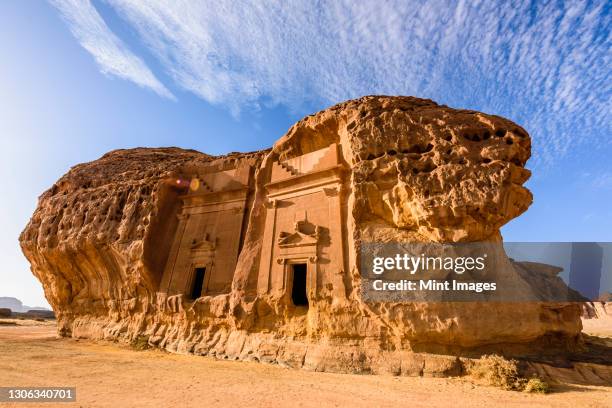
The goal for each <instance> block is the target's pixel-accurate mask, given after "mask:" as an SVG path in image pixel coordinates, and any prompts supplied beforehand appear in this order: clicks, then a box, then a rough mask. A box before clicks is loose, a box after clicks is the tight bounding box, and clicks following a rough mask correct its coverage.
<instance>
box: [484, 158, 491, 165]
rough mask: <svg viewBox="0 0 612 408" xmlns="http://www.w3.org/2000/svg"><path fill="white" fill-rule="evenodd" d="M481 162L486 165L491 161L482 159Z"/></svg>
mask: <svg viewBox="0 0 612 408" xmlns="http://www.w3.org/2000/svg"><path fill="white" fill-rule="evenodd" d="M482 162H483V163H485V164H487V163H491V159H482Z"/></svg>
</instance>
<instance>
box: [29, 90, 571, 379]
mask: <svg viewBox="0 0 612 408" xmlns="http://www.w3.org/2000/svg"><path fill="white" fill-rule="evenodd" d="M530 148H531V141H530V138H529V136H528V134H527V132H526V131H525V130H524V129H522V128H521V127H520V126H518V125H516V124H514V123H512V122H511V121H509V120H507V119H504V118H501V117H498V116H492V115H487V114H483V113H480V112H475V111H468V110H457V109H452V108H449V107H446V106H440V105H438V104H436V103H434V102H432V101H429V100H423V99H417V98H412V97H385V96H369V97H363V98H360V99H357V100H351V101H348V102H345V103H341V104H339V105H336V106H333V107H331V108H329V109H326V110H324V111H322V112H319V113H317V114H315V115H310V116H308V117H306V118H304V119H302V120H301V121H299V122H298V123H296V124H295V125H294V126H293V127H292V128H291V129H290V130H289V131H288V132H287V134H286V135H285V136H283V137H282V138H281V139H280V140H279V141H278V142H277V143H275V145H274V147H273V148H272V149H271V150H264V151H260V152H254V153H246V154H243V153H232V154H229V155H227V156H223V157H213V156H209V155H206V154H203V153H199V152H196V151H186V150H181V149H177V148H159V149H144V148H141V149H132V150H117V151H113V152H110V153H108V154H106V155H104V156H103V157H102V158H100V159H99V160H96V161H94V162H91V163H86V164H80V165H78V166H75V167H74V168H72V169H71V170H70V171H69V172H68V174H66V175H65V176H63V177H62V178H61V179H60V180H59V181H58V182H57V183H56V184H55V185H54V186H53V187H52V188H50V189H49V190H48V191H46V192H45V193H44V194H43V195H42V196H41V197H40V200H39V205H38V208H37V209H36V211H35V213H34V215H33V217H32V219H31V221H30V223H29V224H28V226H27V227H26V229H25V230H24V231H23V233H22V235H21V237H20V242H21V246H22V249H23V252H24V254H25V255H26V257H27V258H28V260H29V261H30V262H31V265H32V271H33V273H34V274H35V275H36V277H37V278H38V279H39V280H40V281H41V282H42V283H43V286H44V289H45V294H46V296H47V299H48V300H49V303H50V304H51V305H52V306H53V309H54V310H55V312H56V314H57V318H58V325H59V332H60V333H61V334H62V335H65V336H74V337H89V338H112V339H123V340H127V341H130V340H133V339H135V338H138V337H141V336H146V337H147V338H148V341H149V343H150V344H152V345H156V346H158V347H162V348H165V349H168V350H170V351H176V352H189V353H196V354H203V355H215V356H217V357H223V358H229V359H243V360H258V361H268V362H277V363H279V364H285V365H288V366H292V367H303V368H307V369H313V370H320V371H340V372H373V373H383V372H391V373H396V374H400V373H401V374H408V375H423V374H432V375H444V374H457V373H459V372H460V371H461V365H460V364H459V360H458V358H457V357H458V356H473V355H479V354H481V353H485V352H486V353H490V352H503V353H504V354H510V355H525V354H529V353H534V352H545V351H547V352H551V353H556V352H559V351H560V350H569V349H572V348H573V347H575V346H576V345H577V344H578V343H579V342H580V330H581V323H580V314H581V309H580V307H579V306H577V305H574V304H543V303H516V304H504V303H498V304H486V305H483V304H478V303H448V302H445V303H380V304H371V303H366V302H364V301H363V299H362V297H361V293H360V274H359V268H358V267H359V250H360V244H361V243H362V242H368V241H370V242H372V241H375V242H391V241H411V242H473V241H491V242H500V241H501V235H500V232H499V228H500V227H501V226H502V225H503V224H504V223H506V222H508V221H509V220H511V219H512V218H514V217H516V216H518V215H520V214H521V213H522V212H524V211H525V210H526V209H527V208H528V206H529V205H530V203H531V200H532V197H531V194H530V193H529V191H528V190H527V189H526V188H525V187H523V183H524V182H525V181H526V180H527V179H528V177H529V176H530V172H529V171H528V170H527V169H525V168H524V166H525V162H526V161H527V159H528V158H529V156H530ZM424 353H427V354H424ZM431 353H433V354H435V355H437V356H438V357H436V358H432V357H431V355H432V354H431Z"/></svg>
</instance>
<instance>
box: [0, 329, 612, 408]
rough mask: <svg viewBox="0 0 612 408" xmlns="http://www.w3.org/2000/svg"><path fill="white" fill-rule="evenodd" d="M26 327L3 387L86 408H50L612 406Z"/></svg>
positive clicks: (599, 399) (605, 392) (0, 364)
mask: <svg viewBox="0 0 612 408" xmlns="http://www.w3.org/2000/svg"><path fill="white" fill-rule="evenodd" d="M16 323H17V324H18V325H17V326H11V325H5V324H3V325H0V386H40V387H42V386H46V387H49V386H58V387H59V386H62V387H67V386H74V387H76V390H77V402H76V403H60V404H51V403H45V404H43V406H44V407H52V406H61V407H71V406H75V407H113V408H118V407H205V406H223V407H229V406H249V407H259V406H265V407H292V408H295V407H317V408H322V407H368V408H373V407H396V406H410V407H437V406H453V407H464V406H465V407H493V406H505V407H513V406H514V407H519V406H529V407H572V408H576V407H611V406H612V388H607V387H597V386H578V385H565V386H557V387H555V388H553V391H554V392H553V393H551V394H547V395H533V394H525V393H521V392H512V391H502V390H499V389H497V388H493V387H486V386H479V385H475V384H474V383H472V382H470V381H469V380H466V379H440V378H418V377H417V378H412V377H391V376H373V375H362V376H359V375H347V374H328V373H314V372H307V371H302V370H291V369H284V368H281V367H278V366H271V365H265V364H258V363H247V362H234V361H231V362H230V361H219V360H214V359H211V358H206V357H197V356H183V355H174V354H169V353H165V352H162V351H159V350H146V351H136V350H133V349H132V348H130V347H129V346H125V345H119V344H113V343H106V342H91V341H78V340H74V339H63V338H57V337H56V335H55V326H54V324H53V323H51V322H44V323H41V322H32V321H17V322H16ZM39 405H41V404H38V405H36V404H32V403H15V404H6V403H5V404H4V405H2V403H0V406H15V407H27V406H39Z"/></svg>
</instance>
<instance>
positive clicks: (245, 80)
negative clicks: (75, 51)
mask: <svg viewBox="0 0 612 408" xmlns="http://www.w3.org/2000/svg"><path fill="white" fill-rule="evenodd" d="M105 1H106V2H107V3H108V4H109V5H110V6H111V7H112V8H113V9H114V10H115V11H116V12H117V14H118V15H120V16H121V17H122V18H124V20H125V21H126V23H127V24H129V25H131V26H132V27H134V28H135V29H136V32H137V33H138V35H139V38H140V40H141V41H142V43H143V44H144V45H145V46H146V47H148V49H149V50H150V52H151V54H152V55H154V56H155V58H156V59H157V60H158V61H159V62H160V65H161V66H162V67H163V69H164V70H165V72H166V74H167V75H168V76H169V77H170V78H172V80H173V81H174V82H175V83H176V84H177V85H178V86H179V87H182V88H183V89H186V90H188V91H190V92H192V93H194V94H195V95H198V96H199V97H201V98H202V99H204V100H206V101H208V102H210V103H213V104H219V105H224V106H227V107H228V108H229V109H231V110H232V111H233V112H238V111H240V110H241V109H245V107H246V108H249V109H253V108H254V109H256V108H257V107H258V106H259V105H261V104H262V103H265V104H283V105H285V106H288V107H289V108H290V109H292V110H294V111H297V112H300V113H301V112H303V111H304V110H307V109H309V108H310V107H312V106H317V107H320V106H324V105H327V104H331V103H336V102H340V101H342V100H345V99H348V98H354V97H358V96H361V95H364V94H377V93H385V94H408V95H416V96H422V97H428V98H432V99H434V100H436V101H438V102H442V103H445V104H448V105H450V106H456V107H468V108H474V109H479V110H483V111H485V112H489V113H496V114H500V115H503V116H506V117H509V118H510V119H513V120H515V121H517V122H519V123H521V124H523V125H525V127H526V128H527V129H528V130H529V131H530V133H531V134H532V136H533V137H534V150H535V152H534V153H535V154H534V156H535V159H534V163H532V165H546V164H551V163H554V162H555V161H556V160H557V159H558V158H561V157H564V156H565V155H567V154H568V152H570V151H572V150H574V149H579V148H581V147H582V148H584V149H597V148H603V147H606V148H607V147H609V146H611V143H612V141H611V138H610V137H609V135H610V134H611V133H612V132H610V131H611V130H612V126H611V121H610V110H611V109H610V108H611V107H612V103H611V95H612V88H611V86H612V85H611V83H612V81H610V69H609V67H610V66H611V64H610V62H611V61H610V49H611V48H612V47H611V45H612V40H611V38H610V36H611V34H610V31H611V28H610V26H611V16H610V12H609V10H608V9H607V8H606V2H605V1H592V2H588V3H587V2H582V1H574V2H537V1H527V0H522V1H521V0H518V1H513V2H494V1H478V0H473V1H472V0H470V1H465V0H459V1H450V0H449V1H442V0H430V1H412V2H406V1H378V0H374V1H358V2H356V1H349V0H344V1H341V0H334V1H320V2H311V1H291V2H278V1H272V0H260V1H256V2H251V1H230V0H217V1H196V0H150V1H146V2H144V1H140V0H105ZM80 18H81V17H80V16H78V15H76V16H74V18H72V20H74V21H75V22H73V23H72V24H73V25H76V24H77V22H76V21H77V20H79V19H80ZM88 26H89V25H88Z"/></svg>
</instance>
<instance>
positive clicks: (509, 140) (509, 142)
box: [506, 138, 514, 145]
mask: <svg viewBox="0 0 612 408" xmlns="http://www.w3.org/2000/svg"><path fill="white" fill-rule="evenodd" d="M512 143H514V141H513V140H512V139H510V138H507V139H506V144H507V145H511V144H512Z"/></svg>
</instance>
